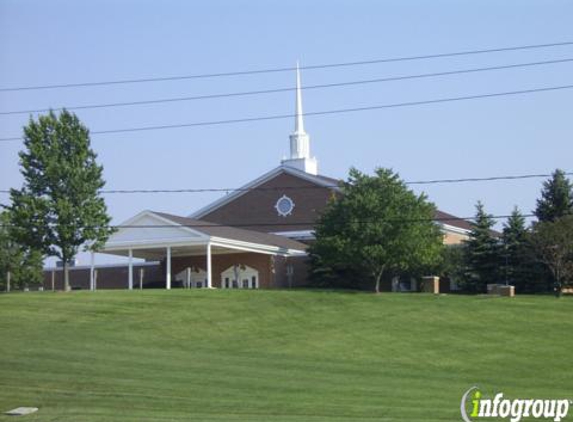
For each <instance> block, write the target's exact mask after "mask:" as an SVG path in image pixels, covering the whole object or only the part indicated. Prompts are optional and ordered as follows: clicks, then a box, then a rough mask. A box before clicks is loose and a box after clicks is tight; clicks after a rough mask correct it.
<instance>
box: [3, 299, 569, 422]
mask: <svg viewBox="0 0 573 422" xmlns="http://www.w3.org/2000/svg"><path fill="white" fill-rule="evenodd" d="M0 336H1V340H0V389H1V390H0V412H4V411H6V410H9V409H11V408H14V407H17V406H36V407H39V408H40V411H39V412H38V413H36V414H35V415H31V416H25V417H22V418H16V419H14V418H10V417H7V416H0V421H6V420H11V421H14V420H25V421H54V422H55V421H57V422H65V421H69V422H72V421H73V422H82V421H98V422H101V421H261V422H263V421H264V422H272V421H292V422H294V421H296V422H306V421H308V422H315V421H420V422H421V421H459V420H461V418H460V415H459V402H460V398H461V396H462V394H463V393H464V392H465V391H466V390H467V389H468V388H469V387H471V386H473V385H476V384H477V385H479V386H480V387H481V389H482V391H484V392H486V394H492V393H493V392H496V391H503V392H504V393H505V395H506V396H510V397H512V398H528V397H534V398H573V388H572V387H573V365H572V362H571V354H572V352H573V299H572V298H562V299H560V300H556V299H555V298H553V297H548V296H546V297H525V296H522V297H517V298H487V297H483V296H480V297H477V296H474V297H472V296H452V295H449V296H432V295H425V294H381V295H374V294H370V293H344V292H314V291H222V290H213V291H206V290H191V291H183V290H180V291H176V290H174V291H169V292H168V291H162V290H157V291H151V290H148V291H143V292H142V291H132V292H128V291H117V292H112V291H100V292H96V293H90V292H72V293H48V292H45V293H26V294H23V293H16V294H9V295H7V294H2V295H0ZM570 413H571V415H573V411H572V412H570ZM570 417H573V416H570ZM490 420H491V419H490Z"/></svg>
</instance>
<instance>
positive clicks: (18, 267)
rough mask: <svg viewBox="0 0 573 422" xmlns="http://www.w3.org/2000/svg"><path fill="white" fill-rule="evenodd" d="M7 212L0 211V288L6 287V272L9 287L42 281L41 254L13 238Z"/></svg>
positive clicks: (35, 283)
mask: <svg viewBox="0 0 573 422" xmlns="http://www.w3.org/2000/svg"><path fill="white" fill-rule="evenodd" d="M11 224H12V223H11V221H10V218H9V215H8V213H7V212H5V211H4V212H2V213H0V288H2V289H6V288H7V282H8V274H10V285H11V288H22V287H25V286H27V285H37V284H41V283H42V254H41V253H40V252H39V251H36V250H31V249H29V248H25V247H24V246H23V245H21V244H19V243H18V242H16V241H15V240H14V237H13V236H12V234H11V227H12V226H11Z"/></svg>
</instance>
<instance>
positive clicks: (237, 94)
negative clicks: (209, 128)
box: [0, 58, 573, 115]
mask: <svg viewBox="0 0 573 422" xmlns="http://www.w3.org/2000/svg"><path fill="white" fill-rule="evenodd" d="M568 62H573V58H567V59H557V60H545V61H539V62H528V63H514V64H509V65H501V66H489V67H480V68H472V69H459V70H451V71H444V72H433V73H422V74H416V75H403V76H391V77H387V78H375V79H365V80H360V81H348V82H335V83H328V84H319V85H308V86H304V87H301V89H303V90H311V89H324V88H336V87H343V86H355V85H365V84H372V83H382V82H395V81H404V80H411V79H422V78H434V77H441V76H452V75H461V74H468V73H477V72H488V71H494V70H506V69H516V68H523V67H532V66H544V65H550V64H559V63H568ZM296 89H297V88H293V87H290V88H274V89H263V90H255V91H242V92H230V93H221V94H207V95H196V96H191V97H175V98H160V99H155V100H141V101H127V102H116V103H104V104H91V105H81V106H70V107H67V106H66V107H56V108H41V109H31V110H12V111H0V115H16V114H29V113H44V112H48V111H50V110H55V111H57V110H63V109H64V108H65V109H67V110H88V109H96V108H110V107H131V106H138V105H149V104H161V103H173V102H181V101H197V100H209V99H216V98H229V97H243V96H250V95H265V94H276V93H281V92H290V91H295V90H296Z"/></svg>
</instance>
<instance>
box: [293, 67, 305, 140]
mask: <svg viewBox="0 0 573 422" xmlns="http://www.w3.org/2000/svg"><path fill="white" fill-rule="evenodd" d="M294 133H304V120H303V113H302V92H301V88H300V69H299V66H298V60H297V62H296V107H295V121H294Z"/></svg>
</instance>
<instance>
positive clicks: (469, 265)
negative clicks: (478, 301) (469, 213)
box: [463, 202, 500, 292]
mask: <svg viewBox="0 0 573 422" xmlns="http://www.w3.org/2000/svg"><path fill="white" fill-rule="evenodd" d="M493 226H494V221H493V218H492V216H491V215H490V214H487V213H486V212H485V209H484V206H483V204H482V203H481V202H478V203H477V205H476V215H475V220H474V222H473V223H472V230H471V232H470V236H469V239H468V240H467V241H466V246H467V247H466V259H465V261H466V273H465V276H464V280H463V287H464V288H465V290H468V291H472V292H485V290H486V285H487V284H490V283H497V282H499V279H498V277H499V270H498V268H499V263H500V260H499V242H498V239H497V238H496V236H494V232H493Z"/></svg>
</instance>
